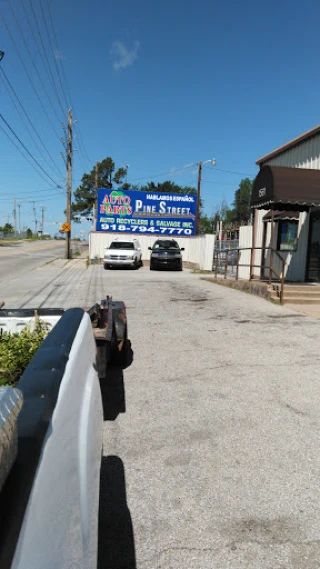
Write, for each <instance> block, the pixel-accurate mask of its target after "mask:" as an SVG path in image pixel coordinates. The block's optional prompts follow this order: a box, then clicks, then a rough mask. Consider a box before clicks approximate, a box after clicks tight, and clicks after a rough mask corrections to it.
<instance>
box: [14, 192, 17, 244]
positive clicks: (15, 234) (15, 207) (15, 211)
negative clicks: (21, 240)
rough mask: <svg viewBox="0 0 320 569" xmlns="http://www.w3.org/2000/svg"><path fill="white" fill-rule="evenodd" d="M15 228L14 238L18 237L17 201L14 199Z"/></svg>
mask: <svg viewBox="0 0 320 569" xmlns="http://www.w3.org/2000/svg"><path fill="white" fill-rule="evenodd" d="M13 227H14V238H16V237H17V200H16V198H13Z"/></svg>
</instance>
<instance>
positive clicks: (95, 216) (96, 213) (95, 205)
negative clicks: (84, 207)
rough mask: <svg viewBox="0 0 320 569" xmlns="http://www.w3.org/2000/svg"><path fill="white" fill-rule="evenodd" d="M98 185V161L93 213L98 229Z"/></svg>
mask: <svg viewBox="0 0 320 569" xmlns="http://www.w3.org/2000/svg"><path fill="white" fill-rule="evenodd" d="M98 186H99V162H96V170H95V189H96V198H95V200H94V215H93V229H94V230H95V231H96V230H97V221H98Z"/></svg>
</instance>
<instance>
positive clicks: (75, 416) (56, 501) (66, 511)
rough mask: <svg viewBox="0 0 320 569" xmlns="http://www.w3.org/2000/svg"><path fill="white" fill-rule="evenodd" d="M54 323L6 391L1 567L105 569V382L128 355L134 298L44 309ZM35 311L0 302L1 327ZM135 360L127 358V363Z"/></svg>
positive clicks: (12, 326)
mask: <svg viewBox="0 0 320 569" xmlns="http://www.w3.org/2000/svg"><path fill="white" fill-rule="evenodd" d="M36 317H40V318H41V319H42V320H44V321H45V322H47V323H48V324H49V325H50V326H51V327H52V330H51V331H50V332H49V334H48V336H47V337H46V339H45V340H44V342H43V344H42V345H41V347H40V348H39V349H38V351H37V352H36V354H35V356H34V357H33V358H32V360H31V362H30V364H29V365H28V367H27V368H26V370H25V372H24V373H23V375H22V377H21V379H20V380H19V382H18V384H17V389H14V390H13V389H12V388H7V387H4V388H2V389H1V391H0V484H1V486H0V567H1V569H58V568H59V569H71V567H77V568H81V569H96V567H97V545H98V507H99V480H100V464H101V455H102V426H103V413H102V401H101V391H100V384H99V380H100V381H107V375H108V364H109V363H110V362H111V361H112V359H114V358H115V359H116V361H117V363H119V362H121V359H122V360H127V359H128V357H130V356H128V353H126V348H127V345H126V344H127V342H128V340H127V322H126V312H125V306H124V304H123V303H122V302H113V301H112V299H110V298H108V297H107V299H106V300H104V301H102V302H101V303H100V304H96V305H95V306H94V307H92V308H91V309H90V310H88V311H84V310H82V309H81V308H72V309H69V310H67V311H63V310H55V309H47V310H46V309H42V310H41V309H40V310H38V311H37V315H36ZM34 318H35V311H33V310H29V309H28V310H5V309H0V331H1V329H5V330H9V331H11V332H15V331H18V330H20V329H21V328H23V327H24V326H26V325H27V324H30V323H31V325H32V322H33V321H34ZM123 364H124V365H127V361H126V362H125V363H124V361H123Z"/></svg>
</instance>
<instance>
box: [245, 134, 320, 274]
mask: <svg viewBox="0 0 320 569" xmlns="http://www.w3.org/2000/svg"><path fill="white" fill-rule="evenodd" d="M256 164H258V166H259V167H260V171H259V173H258V175H257V177H256V180H255V183H254V189H253V195H252V204H251V205H252V207H253V209H254V226H253V232H252V247H254V248H255V249H254V251H253V262H252V265H255V267H254V268H252V275H254V276H258V277H264V278H265V277H266V276H268V275H270V270H271V272H272V271H274V274H276V273H277V274H280V273H281V271H282V270H283V269H284V275H285V279H286V281H300V282H302V281H309V282H320V125H318V126H316V127H315V128H313V129H311V130H309V131H307V132H305V133H304V134H302V135H301V136H298V137H297V138H295V139H293V140H291V141H289V142H287V143H286V144H284V145H283V146H281V147H279V148H277V149H275V150H273V151H272V152H270V153H269V154H266V155H265V156H262V158H259V160H257V161H256ZM297 169H299V171H297ZM259 248H261V249H259ZM270 266H271V269H270Z"/></svg>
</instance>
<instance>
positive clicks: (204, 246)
mask: <svg viewBox="0 0 320 569" xmlns="http://www.w3.org/2000/svg"><path fill="white" fill-rule="evenodd" d="M170 237H171V238H172V239H175V240H176V241H177V242H178V243H179V245H180V247H184V249H185V250H184V252H183V254H182V258H183V262H184V263H185V265H187V266H189V267H192V268H196V269H201V270H206V271H211V270H212V262H213V252H214V243H215V236H214V235H200V236H197V237H176V236H175V235H171V236H170V235H163V238H164V239H170ZM116 238H118V239H126V238H127V239H128V240H129V239H134V238H135V239H138V241H139V243H140V246H141V249H142V260H143V261H149V260H150V251H149V250H148V247H152V245H153V243H154V242H155V241H156V239H157V238H159V237H154V236H151V235H141V233H140V234H139V235H133V234H130V236H128V234H124V233H107V232H101V231H92V232H91V233H90V234H89V255H90V259H94V258H98V259H103V257H104V250H105V247H108V246H109V245H110V243H111V241H113V240H114V239H116Z"/></svg>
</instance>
